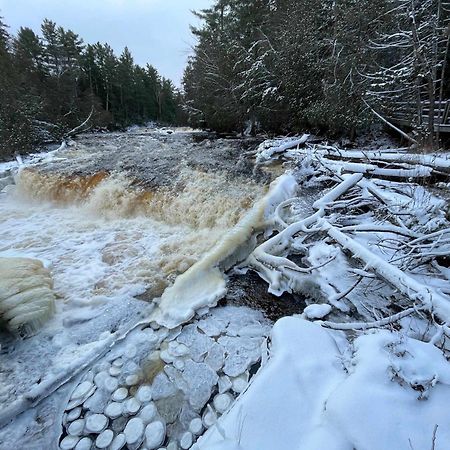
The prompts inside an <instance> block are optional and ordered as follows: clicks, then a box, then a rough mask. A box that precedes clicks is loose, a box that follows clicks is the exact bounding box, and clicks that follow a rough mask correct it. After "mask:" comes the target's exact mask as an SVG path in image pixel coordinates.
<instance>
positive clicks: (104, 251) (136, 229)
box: [0, 168, 265, 308]
mask: <svg viewBox="0 0 450 450" xmlns="http://www.w3.org/2000/svg"><path fill="white" fill-rule="evenodd" d="M16 183H17V186H16V187H15V188H14V189H9V190H8V193H2V194H1V195H0V217H1V220H0V256H27V257H33V258H37V259H40V260H43V261H44V262H45V264H46V265H47V266H48V267H49V268H50V269H51V272H52V274H53V277H54V280H55V290H56V293H57V295H59V296H60V297H61V299H60V301H59V308H61V307H62V308H64V306H62V305H69V306H70V307H73V306H76V305H88V304H93V303H95V302H96V301H107V300H108V298H117V297H123V298H127V297H128V298H129V297H130V296H134V295H137V294H142V293H144V292H145V293H146V295H145V298H146V299H151V298H154V297H158V296H160V295H161V294H162V292H163V291H164V289H165V288H166V287H167V286H168V285H170V284H171V283H172V282H173V280H174V279H175V277H176V276H177V275H179V274H181V273H183V272H185V271H186V270H187V269H188V268H189V267H191V266H192V265H193V264H194V263H195V262H197V261H198V260H199V259H200V258H201V257H202V255H204V254H205V253H207V252H208V250H210V249H211V248H212V247H213V246H214V244H216V243H217V242H218V241H219V239H220V238H221V237H222V236H223V235H224V234H225V233H226V232H227V231H228V230H229V229H231V228H232V227H233V226H234V225H235V224H236V223H237V222H238V220H239V219H240V218H241V217H242V216H243V215H244V214H245V212H246V211H247V209H248V208H249V207H250V206H251V205H252V204H253V202H254V201H255V199H256V198H258V197H259V196H261V195H262V194H263V193H264V190H265V189H264V188H263V187H260V186H257V185H255V184H252V183H248V182H245V181H243V180H240V182H239V180H238V182H237V183H236V180H228V179H227V177H226V176H225V175H223V174H222V175H221V174H206V173H201V172H199V171H193V170H189V169H184V170H182V171H181V173H180V174H179V177H178V178H177V179H176V180H174V184H173V186H171V187H170V188H167V187H166V188H164V189H161V190H157V191H155V192H149V191H146V190H144V189H142V188H140V187H139V186H136V185H133V183H132V181H131V180H129V179H127V178H126V177H125V176H123V175H122V174H113V175H110V176H108V175H106V174H103V173H99V174H96V175H94V176H90V177H70V178H67V177H63V176H59V175H43V174H42V173H41V172H39V171H37V170H34V169H30V168H25V169H24V170H22V171H21V172H20V173H19V174H18V175H17V177H16Z"/></svg>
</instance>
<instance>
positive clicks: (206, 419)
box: [202, 409, 217, 428]
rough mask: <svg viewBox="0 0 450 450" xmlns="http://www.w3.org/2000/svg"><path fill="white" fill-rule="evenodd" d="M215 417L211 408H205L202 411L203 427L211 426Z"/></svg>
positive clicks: (214, 421)
mask: <svg viewBox="0 0 450 450" xmlns="http://www.w3.org/2000/svg"><path fill="white" fill-rule="evenodd" d="M216 420H217V417H216V415H215V414H214V412H213V411H211V410H209V409H208V410H206V411H205V412H204V413H203V417H202V422H203V425H204V427H205V428H211V427H212V426H213V425H214V424H215V423H216Z"/></svg>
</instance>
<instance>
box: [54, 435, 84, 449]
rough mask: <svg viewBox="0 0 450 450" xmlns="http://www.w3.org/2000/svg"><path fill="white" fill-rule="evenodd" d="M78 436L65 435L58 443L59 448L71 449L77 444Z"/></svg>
mask: <svg viewBox="0 0 450 450" xmlns="http://www.w3.org/2000/svg"><path fill="white" fill-rule="evenodd" d="M79 440H80V437H79V436H71V435H68V436H66V437H65V438H64V439H63V440H62V441H61V442H60V444H59V448H60V449H61V450H72V449H73V448H75V446H76V445H77V444H78V441H79Z"/></svg>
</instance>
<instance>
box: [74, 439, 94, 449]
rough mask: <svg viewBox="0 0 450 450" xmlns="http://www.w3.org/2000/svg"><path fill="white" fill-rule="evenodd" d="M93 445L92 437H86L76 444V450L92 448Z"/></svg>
mask: <svg viewBox="0 0 450 450" xmlns="http://www.w3.org/2000/svg"><path fill="white" fill-rule="evenodd" d="M91 447H92V439H90V438H88V437H84V438H83V439H81V440H80V441H78V444H77V445H76V446H75V450H91Z"/></svg>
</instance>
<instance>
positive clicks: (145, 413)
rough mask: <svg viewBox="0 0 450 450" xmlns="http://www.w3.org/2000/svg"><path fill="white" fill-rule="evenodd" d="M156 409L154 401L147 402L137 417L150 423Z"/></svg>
mask: <svg viewBox="0 0 450 450" xmlns="http://www.w3.org/2000/svg"><path fill="white" fill-rule="evenodd" d="M157 412H158V411H157V409H156V406H155V404H154V403H149V404H148V405H146V406H144V407H143V408H142V409H141V412H140V413H139V417H140V418H141V419H142V420H143V421H144V423H146V424H147V423H150V422H151V421H152V420H153V419H154V418H155V416H156V413H157Z"/></svg>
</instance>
